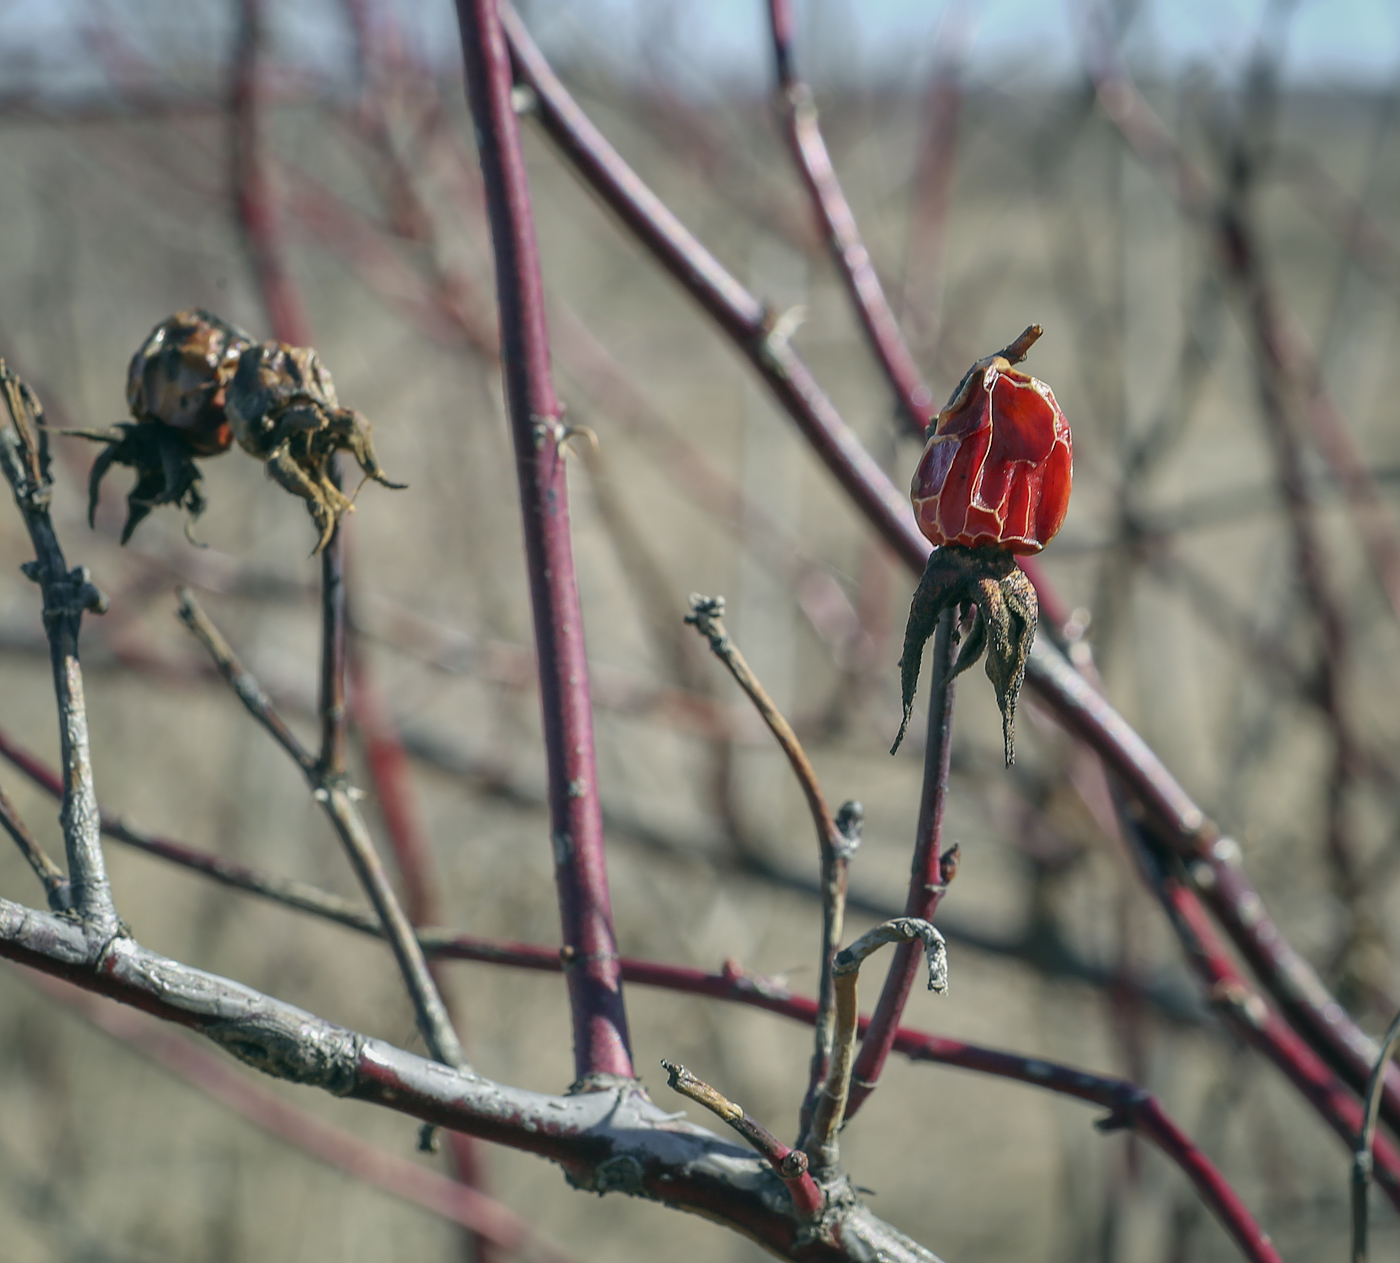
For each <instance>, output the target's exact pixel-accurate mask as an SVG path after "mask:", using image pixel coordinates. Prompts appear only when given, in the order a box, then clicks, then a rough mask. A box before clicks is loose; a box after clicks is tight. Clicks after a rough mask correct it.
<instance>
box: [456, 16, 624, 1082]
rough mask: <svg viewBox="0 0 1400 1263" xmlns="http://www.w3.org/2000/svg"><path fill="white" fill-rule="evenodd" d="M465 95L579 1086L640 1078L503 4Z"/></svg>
mask: <svg viewBox="0 0 1400 1263" xmlns="http://www.w3.org/2000/svg"><path fill="white" fill-rule="evenodd" d="M457 16H458V21H459V22H460V25H461V29H462V55H463V59H464V61H465V64H466V71H467V94H468V99H469V100H470V103H471V109H472V117H473V118H474V119H475V121H476V133H477V144H478V149H479V156H480V160H481V173H482V177H483V179H484V181H485V184H486V204H487V209H488V212H489V215H490V220H491V240H492V243H493V246H494V248H495V256H496V291H497V296H498V300H499V305H500V327H501V367H502V375H503V377H504V378H505V391H506V400H507V404H508V406H509V410H510V421H511V434H512V438H513V439H514V443H515V454H516V472H517V474H518V476H519V480H520V500H521V510H522V513H523V515H524V524H525V555H526V563H527V565H528V567H529V573H530V596H531V604H532V606H533V608H534V617H535V645H536V651H537V655H538V660H539V680H540V705H541V708H542V710H543V717H544V733H545V754H546V759H547V762H548V767H549V811H550V828H551V835H552V841H553V846H554V859H555V864H554V873H555V883H556V885H557V887H558V892H559V912H560V916H561V918H562V921H563V936H564V947H563V952H564V956H565V959H566V962H567V964H568V971H567V977H568V981H569V1002H570V1007H571V1010H572V1015H573V1026H574V1065H575V1069H576V1072H577V1077H578V1079H579V1080H580V1081H584V1080H588V1079H590V1078H591V1077H593V1076H598V1075H619V1076H623V1077H626V1078H631V1077H633V1076H632V1057H631V1053H630V1051H629V1047H628V1036H627V1017H626V1013H625V1010H624V1008H623V1003H622V977H621V974H620V973H619V971H618V964H617V940H616V937H615V935H614V933H613V924H612V907H611V902H610V899H609V896H608V881H607V869H606V865H605V859H604V847H603V816H602V809H601V806H600V804H599V800H598V777H597V768H596V765H595V758H594V750H593V717H592V710H591V708H590V703H589V698H588V661H587V658H586V654H585V646H584V638H583V616H582V613H581V611H580V609H579V600H578V587H577V583H576V581H575V577H574V559H573V545H572V541H571V539H570V533H569V510H568V485H567V482H566V478H565V467H564V456H563V447H562V440H563V438H564V430H563V426H562V425H561V423H560V421H559V401H558V399H557V398H556V397H555V393H554V383H553V380H552V378H551V376H550V365H549V339H548V334H547V331H546V328H545V311H544V288H543V284H542V282H541V278H540V268H539V252H538V247H537V245H536V241H535V229H534V217H533V213H532V211H531V206H530V186H529V181H528V178H527V176H526V172H525V159H524V156H523V155H522V153H521V150H520V133H519V129H518V126H517V123H516V118H515V110H514V107H513V105H512V102H511V86H512V85H511V68H510V59H509V56H508V55H507V52H506V45H505V39H504V37H503V35H502V33H501V24H500V17H499V15H498V13H497V6H496V2H495V0H458V5H457Z"/></svg>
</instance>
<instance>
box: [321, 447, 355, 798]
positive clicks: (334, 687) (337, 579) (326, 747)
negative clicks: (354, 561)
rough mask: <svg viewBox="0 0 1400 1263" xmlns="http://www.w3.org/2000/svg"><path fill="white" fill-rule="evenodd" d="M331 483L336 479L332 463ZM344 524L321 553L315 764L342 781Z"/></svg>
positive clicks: (344, 624)
mask: <svg viewBox="0 0 1400 1263" xmlns="http://www.w3.org/2000/svg"><path fill="white" fill-rule="evenodd" d="M331 479H332V481H333V482H334V483H335V485H336V486H337V487H339V486H340V477H339V474H338V471H336V470H335V462H334V461H333V462H332V473H331ZM345 535H346V532H345V523H344V522H343V521H341V522H339V523H338V524H337V525H336V528H335V531H334V532H333V533H332V535H331V538H330V542H329V543H328V544H327V545H326V546H325V547H324V548H323V549H322V550H321V696H320V706H319V710H320V712H321V753H320V757H319V758H318V759H317V760H316V763H317V766H318V767H319V768H320V770H321V774H322V775H323V776H325V777H327V778H328V779H331V780H335V779H344V777H345V728H346V707H345V677H346V670H347V659H346V636H347V629H348V620H347V617H346V605H345Z"/></svg>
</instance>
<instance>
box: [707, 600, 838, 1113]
mask: <svg viewBox="0 0 1400 1263" xmlns="http://www.w3.org/2000/svg"><path fill="white" fill-rule="evenodd" d="M685 621H686V622H687V623H689V624H690V625H691V626H692V627H694V628H695V630H696V631H698V632H699V633H700V634H701V635H702V636H704V637H705V639H706V640H707V641H708V642H709V645H710V650H711V652H712V653H713V654H714V655H715V657H716V658H718V659H719V660H720V661H721V662H722V663H724V665H725V667H726V668H728V670H729V674H730V675H732V676H733V677H734V680H735V682H736V683H737V684H738V685H739V687H740V688H741V689H743V690H744V692H745V694H747V696H748V698H749V700H750V701H751V702H753V704H754V708H755V709H756V710H757V711H758V713H759V714H760V715H761V716H762V717H763V722H764V723H766V724H767V725H768V729H769V731H770V732H772V734H773V736H774V738H775V739H776V740H777V742H778V745H779V746H780V747H781V748H782V751H783V753H784V754H785V755H786V756H787V760H788V764H789V765H790V766H791V767H792V771H793V775H794V776H796V777H797V782H798V784H799V785H801V787H802V793H803V795H804V796H805V797H806V799H807V810H808V811H809V812H810V813H811V817H812V825H813V827H814V829H815V830H816V834H817V850H818V854H819V855H820V861H821V887H822V955H821V982H820V985H819V987H818V990H817V996H818V1015H817V1023H816V1034H815V1037H814V1046H813V1050H812V1071H811V1076H810V1083H809V1086H808V1096H807V1101H808V1102H809V1103H810V1101H811V1099H812V1097H813V1095H814V1094H815V1092H816V1088H817V1086H818V1085H819V1084H820V1083H821V1082H822V1081H823V1080H825V1078H826V1077H827V1067H828V1065H829V1063H830V1061H831V1050H832V1039H833V1032H834V1029H835V1025H834V1024H835V1003H836V1001H835V995H834V992H833V989H832V973H831V970H832V961H833V959H834V958H835V956H836V949H837V946H838V945H839V944H840V942H841V927H842V921H843V920H844V917H845V909H846V871H847V868H848V866H849V863H850V858H851V855H852V853H853V852H854V851H855V848H856V846H857V845H858V844H859V832H858V829H859V825H858V817H857V816H856V812H857V811H858V810H859V807H858V804H848V805H847V807H846V808H843V815H845V816H846V818H847V821H848V829H850V830H851V831H852V832H851V833H850V834H848V833H847V832H846V831H843V830H842V829H840V828H838V827H837V823H836V820H835V819H834V818H833V816H832V814H831V811H830V809H829V808H828V807H827V805H826V795H825V794H823V793H822V787H821V782H820V781H818V780H817V773H816V769H815V768H814V767H813V766H812V762H811V760H810V759H809V758H808V757H807V752H806V751H805V750H804V749H803V748H802V743H801V742H800V741H798V739H797V734H796V733H795V732H793V730H792V725H791V724H789V723H788V721H787V720H786V719H785V718H784V717H783V714H782V712H781V711H780V710H779V709H778V708H777V706H776V705H775V704H774V702H773V699H772V698H771V697H769V695H768V691H767V689H765V688H764V687H763V685H762V683H761V682H760V681H759V679H758V677H757V676H756V675H755V674H754V673H753V670H752V668H750V666H749V664H748V662H747V661H745V659H744V655H743V654H742V653H740V652H739V650H738V648H737V647H736V646H735V644H734V642H733V641H732V640H730V638H729V633H728V631H726V630H725V626H724V598H723V597H722V596H713V597H712V596H700V595H699V594H697V593H692V594H691V597H690V613H689V614H687V615H686V619H685ZM808 1108H809V1105H804V1110H803V1112H804V1119H803V1125H804V1128H805V1125H806V1118H805V1115H806V1113H807V1111H808Z"/></svg>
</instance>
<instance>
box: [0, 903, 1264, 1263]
mask: <svg viewBox="0 0 1400 1263" xmlns="http://www.w3.org/2000/svg"><path fill="white" fill-rule="evenodd" d="M29 916H30V917H31V918H32V917H34V916H37V917H38V918H39V919H38V920H37V921H36V920H33V919H26V913H25V910H23V909H20V908H18V907H17V905H13V904H9V903H8V902H7V901H4V900H0V955H5V956H8V957H10V958H11V959H15V960H20V961H22V962H23V963H25V964H29V965H32V966H33V967H34V968H36V969H40V970H43V971H45V972H48V973H52V974H56V975H58V976H62V977H66V978H68V979H69V980H70V981H72V982H75V983H77V984H78V985H79V986H82V987H84V988H86V989H87V990H89V991H94V992H97V993H99V994H103V995H109V996H111V997H113V998H114V999H118V1000H121V1001H123V1002H126V1003H135V1004H138V1005H139V1006H140V1007H142V1008H145V1009H147V1010H148V1011H149V1012H152V1013H154V1014H155V1015H156V1016H158V1017H162V1018H166V1019H167V1020H171V1021H175V1022H178V1023H180V1024H182V1025H186V1026H193V1027H199V1026H201V1025H203V1024H205V1023H207V1021H208V1018H207V1013H201V1012H199V1011H196V1010H193V1009H191V1008H186V1007H182V1006H184V1004H185V1002H186V996H185V994H184V992H183V990H182V989H177V988H174V987H169V988H167V989H166V990H164V991H159V990H157V989H155V988H153V985H152V982H151V979H152V978H153V977H155V976H157V974H156V972H155V971H144V972H133V971H131V970H130V969H129V968H123V969H121V970H117V971H106V972H104V971H99V970H83V969H81V968H75V966H74V964H73V958H72V957H71V955H64V954H63V953H65V952H66V951H67V950H68V949H69V947H70V946H71V945H70V944H69V943H68V941H67V939H66V938H65V937H64V936H65V933H66V931H65V927H64V923H63V922H62V921H59V920H56V919H54V918H51V917H46V916H45V915H44V914H29ZM371 932H373V931H371ZM132 950H134V951H136V952H137V953H139V954H140V956H141V957H143V958H145V957H150V955H151V954H150V953H146V952H145V950H144V949H141V948H136V949H130V948H128V949H127V953H128V955H130V954H131V952H132ZM55 953H56V954H55ZM441 954H442V955H443V956H448V957H455V958H457V959H464V960H479V961H484V962H489V963H493V964H502V965H511V966H515V967H518V968H523V969H531V970H536V971H540V972H545V973H559V972H560V971H561V970H562V968H563V966H562V964H561V962H560V960H559V954H558V953H557V952H556V951H554V950H553V949H551V948H548V947H539V946H533V945H529V944H521V943H506V944H501V943H492V942H488V941H486V940H481V939H469V938H465V937H455V938H452V940H451V943H450V945H448V944H446V943H445V944H444V947H443V950H442V952H441ZM155 959H156V961H159V958H155ZM165 964H167V965H170V966H173V969H174V972H172V973H170V974H165V975H160V976H164V977H168V978H169V979H170V980H171V981H175V980H176V979H177V978H178V979H179V980H181V981H182V982H183V981H184V980H185V977H186V974H187V973H188V971H186V972H185V973H182V972H180V971H185V967H184V966H180V965H178V964H176V963H175V962H165ZM625 969H626V974H627V978H628V980H629V981H633V982H637V983H639V984H641V985H643V986H656V987H663V988H666V989H668V990H673V991H679V992H684V993H688V994H693V995H703V996H709V997H711V998H713V999H718V1000H729V1001H733V1002H736V1003H741V1004H747V1005H750V1006H752V1007H755V1008H760V1009H764V1010H766V1011H768V1012H771V1013H777V1014H781V1015H783V1016H786V1017H790V1018H793V1019H795V1020H797V1021H801V1022H808V1023H811V1022H813V1021H815V1019H816V1012H817V1006H816V1002H815V1001H814V1000H811V999H808V998H805V997H802V996H793V995H790V994H789V993H788V992H787V991H786V990H785V989H784V988H783V987H782V986H781V985H779V984H775V983H773V982H770V981H769V980H767V979H763V978H756V977H754V976H752V975H749V974H746V973H745V972H744V971H742V970H740V969H738V968H737V967H734V968H727V969H726V970H725V972H723V973H720V974H706V973H703V972H702V971H700V970H696V969H687V968H685V967H683V966H676V965H659V964H654V963H652V962H648V961H626V962H625ZM189 981H190V983H191V985H194V986H205V987H208V986H209V985H210V983H211V981H212V983H213V984H216V985H218V986H222V987H224V988H226V989H227V990H228V991H229V992H231V993H236V994H237V995H238V996H239V997H244V996H247V995H249V994H256V993H248V992H247V991H246V989H243V988H239V987H237V986H236V984H225V983H222V982H221V980H217V979H212V980H211V976H210V975H207V974H203V975H201V974H195V975H192V976H191V977H190V980H189ZM203 998H204V997H200V999H201V1000H202V999H203ZM266 1005H267V1007H268V1009H269V1010H271V1012H270V1013H269V1016H270V1017H272V1018H273V1019H274V1020H275V1019H276V1018H277V1017H278V1016H279V1012H280V1007H279V1005H278V1002H277V1001H275V1000H271V999H266ZM297 1013H298V1017H299V1019H308V1015H307V1014H305V1013H302V1012H300V1011H299V1010H298V1011H297ZM309 1020H312V1021H315V1020H316V1019H309ZM864 1025H865V1023H864V1022H862V1023H861V1024H860V1026H861V1027H862V1028H863V1027H864ZM326 1030H327V1031H329V1032H330V1033H332V1035H333V1037H334V1038H333V1040H332V1041H331V1042H332V1043H334V1042H335V1040H336V1039H338V1038H339V1037H341V1036H344V1035H347V1034H349V1032H345V1031H343V1030H340V1029H339V1028H333V1027H329V1026H327V1027H326ZM318 1033H323V1032H321V1031H320V1030H319V1028H318ZM233 1035H234V1032H228V1031H226V1032H225V1038H226V1039H228V1040H230V1041H231V1040H232V1037H233ZM358 1038H364V1037H358ZM371 1042H376V1043H377V1041H371ZM377 1046H378V1048H379V1049H381V1050H382V1049H384V1048H385V1047H387V1046H385V1045H382V1044H379V1045H377ZM895 1048H896V1049H897V1050H898V1051H899V1052H901V1053H903V1054H904V1055H905V1056H907V1057H909V1058H910V1059H911V1060H913V1061H926V1062H930V1063H932V1064H937V1065H946V1066H955V1067H960V1068H962V1069H965V1070H971V1071H974V1072H976V1073H981V1074H990V1075H994V1076H997V1077H999V1078H1005V1079H1010V1080H1014V1081H1016V1082H1020V1083H1025V1084H1028V1085H1030V1086H1032V1087H1037V1088H1041V1089H1044V1090H1048V1091H1051V1092H1056V1093H1059V1094H1061V1095H1064V1096H1067V1097H1072V1098H1074V1099H1076V1100H1080V1101H1084V1102H1087V1103H1089V1104H1093V1105H1099V1106H1102V1107H1103V1108H1105V1109H1107V1110H1109V1111H1110V1113H1109V1116H1108V1117H1107V1118H1106V1119H1104V1120H1103V1124H1102V1126H1103V1128H1104V1129H1105V1130H1111V1129H1127V1130H1131V1131H1133V1132H1135V1133H1137V1134H1139V1135H1142V1136H1144V1137H1146V1138H1147V1139H1149V1140H1151V1141H1152V1142H1153V1143H1154V1144H1155V1145H1157V1146H1158V1147H1159V1148H1160V1149H1161V1151H1162V1152H1163V1153H1164V1154H1165V1155H1166V1156H1167V1157H1168V1158H1169V1159H1170V1160H1171V1161H1173V1162H1175V1163H1176V1164H1177V1165H1178V1166H1180V1168H1181V1169H1182V1171H1183V1172H1184V1173H1185V1174H1186V1175H1187V1177H1188V1178H1189V1179H1190V1180H1191V1182H1192V1183H1193V1184H1194V1185H1195V1186H1196V1189H1197V1191H1198V1193H1199V1194H1200V1196H1201V1198H1202V1200H1204V1201H1205V1202H1206V1204H1207V1205H1208V1206H1210V1208H1211V1210H1212V1211H1213V1212H1214V1213H1215V1214H1216V1215H1217V1216H1218V1217H1219V1218H1220V1220H1221V1222H1222V1223H1223V1224H1224V1225H1225V1227H1226V1229H1227V1230H1228V1231H1229V1233H1230V1235H1231V1236H1232V1237H1233V1238H1234V1239H1235V1240H1236V1242H1237V1243H1238V1244H1239V1246H1240V1248H1241V1250H1242V1251H1243V1253H1244V1255H1245V1257H1246V1258H1248V1259H1250V1260H1251V1261H1252V1263H1278V1255H1277V1253H1276V1252H1275V1251H1274V1249H1273V1247H1272V1245H1271V1244H1270V1243H1269V1239H1268V1237H1267V1236H1266V1235H1265V1234H1264V1232H1263V1231H1262V1230H1261V1229H1260V1227H1259V1225H1258V1224H1257V1223H1256V1222H1255V1220H1254V1219H1253V1217H1252V1216H1251V1215H1250V1213H1249V1211H1248V1209H1247V1208H1246V1207H1245V1206H1244V1204H1243V1202H1241V1201H1240V1199H1239V1197H1238V1195H1237V1194H1236V1193H1235V1192H1234V1190H1233V1189H1232V1188H1231V1187H1230V1185H1229V1184H1228V1183H1227V1182H1226V1181H1225V1179H1224V1178H1223V1177H1222V1176H1221V1174H1220V1173H1219V1171H1217V1170H1216V1168H1215V1167H1214V1166H1213V1165H1212V1164H1211V1162H1210V1160H1209V1159H1208V1158H1207V1157H1206V1156H1205V1155H1204V1154H1203V1153H1201V1152H1200V1151H1199V1150H1198V1149H1197V1148H1196V1147H1195V1145H1194V1144H1192V1142H1191V1140H1190V1139H1189V1137H1187V1136H1186V1135H1185V1134H1184V1133H1182V1132H1181V1131H1180V1129H1179V1128H1177V1127H1176V1125H1175V1124H1174V1123H1173V1122H1172V1121H1171V1119H1170V1118H1169V1117H1168V1116H1167V1114H1166V1113H1165V1111H1163V1109H1162V1107H1161V1106H1160V1104H1159V1103H1158V1102H1157V1101H1156V1100H1155V1099H1154V1098H1153V1097H1152V1096H1150V1095H1148V1094H1147V1093H1146V1092H1144V1091H1143V1090H1142V1089H1141V1088H1138V1087H1136V1086H1134V1085H1133V1084H1131V1083H1126V1082H1124V1081H1123V1080H1121V1079H1107V1078H1102V1077H1100V1076H1097V1075H1093V1074H1088V1073H1085V1072H1084V1071H1081V1070H1077V1069H1074V1068H1072V1067H1069V1066H1064V1065H1059V1064H1056V1063H1054V1062H1048V1061H1045V1060H1043V1059H1041V1058H1032V1057H1022V1056H1019V1055H1017V1054H1015V1053H1007V1052H1001V1051H999V1050H995V1049H987V1048H979V1047H977V1046H976V1045H972V1044H964V1043H961V1042H960V1041H958V1040H952V1039H946V1038H944V1037H942V1036H939V1035H929V1034H925V1033H923V1032H920V1031H912V1030H907V1029H901V1030H900V1031H899V1033H898V1035H897V1037H896V1039H895ZM294 1068H295V1067H294V1064H286V1065H285V1066H284V1067H283V1068H282V1071H281V1072H283V1073H287V1074H291V1073H292V1071H293V1070H294ZM506 1091H507V1092H510V1091H511V1089H506ZM562 1099H574V1100H577V1099H578V1098H562ZM384 1103H385V1104H387V1105H389V1106H390V1107H391V1108H396V1109H401V1110H407V1111H409V1112H413V1111H414V1109H415V1105H414V1103H413V1102H411V1101H409V1100H408V1099H406V1098H405V1097H394V1098H392V1099H389V1100H386V1101H384ZM498 1104H499V1102H498ZM469 1113H470V1106H467V1107H466V1108H465V1109H463V1110H462V1111H460V1112H459V1113H458V1115H457V1117H456V1118H455V1119H454V1122H455V1124H456V1125H459V1126H468V1127H471V1128H472V1129H473V1130H477V1129H479V1132H480V1134H490V1135H491V1136H492V1138H494V1139H499V1140H504V1141H505V1142H506V1143H515V1144H518V1145H519V1147H521V1148H532V1149H536V1150H539V1149H540V1145H539V1144H538V1143H536V1139H532V1137H535V1138H538V1132H534V1133H529V1134H526V1135H523V1136H522V1135H521V1134H520V1133H518V1132H514V1133H512V1132H510V1131H509V1130H508V1128H507V1127H505V1126H503V1125H502V1124H501V1121H500V1119H499V1116H498V1115H497V1116H495V1117H494V1118H493V1119H491V1120H487V1119H485V1118H478V1119H476V1120H475V1122H472V1121H469V1117H468V1116H469ZM532 1121H534V1120H532ZM668 1200H674V1199H673V1198H672V1199H668Z"/></svg>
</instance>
